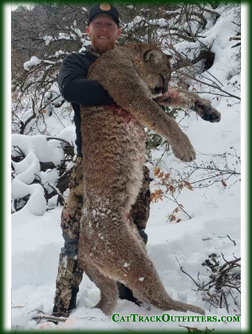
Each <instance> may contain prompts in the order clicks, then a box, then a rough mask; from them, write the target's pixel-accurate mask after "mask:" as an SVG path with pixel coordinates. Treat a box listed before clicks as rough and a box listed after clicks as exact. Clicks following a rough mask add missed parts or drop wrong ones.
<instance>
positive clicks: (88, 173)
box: [79, 44, 205, 314]
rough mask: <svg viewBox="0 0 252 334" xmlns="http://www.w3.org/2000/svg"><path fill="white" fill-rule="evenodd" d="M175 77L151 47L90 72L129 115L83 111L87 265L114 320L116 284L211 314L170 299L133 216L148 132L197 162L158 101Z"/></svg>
mask: <svg viewBox="0 0 252 334" xmlns="http://www.w3.org/2000/svg"><path fill="white" fill-rule="evenodd" d="M170 71H171V70H170V64H169V60H168V57H167V56H166V55H165V54H163V53H162V52H161V51H160V50H159V49H158V48H156V47H154V46H151V45H147V44H132V45H129V46H127V47H122V48H116V49H115V50H112V51H108V52H106V53H105V54H104V55H102V56H101V57H99V58H98V60H97V61H96V62H95V64H94V65H92V67H91V68H90V71H89V79H93V80H96V81H98V82H100V83H101V84H102V85H103V87H105V89H107V90H108V92H109V94H110V95H111V96H112V98H113V99H114V101H115V102H116V103H117V105H119V106H120V107H121V108H122V109H123V110H119V109H118V110H112V109H111V108H108V107H106V106H105V107H90V108H86V107H85V108H84V107H82V108H81V118H82V123H81V131H82V150H83V161H84V163H83V183H84V184H83V189H84V194H83V202H84V208H83V212H82V218H81V229H80V239H79V260H80V263H81V266H82V267H83V269H84V270H85V272H86V273H87V275H88V276H89V277H90V279H91V280H93V281H94V282H95V283H96V285H97V286H98V287H99V288H100V290H101V300H100V302H99V303H98V304H97V305H96V307H99V308H101V310H102V311H103V312H105V313H106V314H110V313H111V312H112V311H113V308H114V307H115V305H116V301H117V297H118V295H117V288H116V281H120V282H122V283H124V284H125V285H126V286H128V287H129V288H130V289H131V290H132V291H133V293H134V295H135V296H136V297H137V298H139V299H140V300H142V301H146V302H148V303H150V304H152V305H154V306H155V307H157V308H161V309H163V310H177V311H184V312H185V311H187V310H189V311H192V312H196V313H200V314H204V313H205V312H204V310H203V309H201V308H199V307H197V306H193V305H190V304H185V303H181V302H178V301H175V300H173V299H172V298H170V297H169V295H168V294H167V292H166V291H165V288H164V286H163V284H162V282H161V281H160V278H159V276H158V274H157V272H156V270H155V268H154V265H153V263H152V262H151V260H150V259H149V258H148V256H147V254H146V250H145V247H144V243H143V241H142V239H141V237H140V236H139V233H138V231H137V229H136V227H135V225H134V224H133V223H132V221H131V220H130V215H129V212H130V209H131V206H132V204H133V203H134V202H135V200H136V197H137V194H138V192H139V190H140V187H141V180H142V175H143V174H142V173H143V171H142V167H143V163H144V154H145V140H146V138H145V134H144V130H143V127H148V128H149V129H151V130H153V131H155V132H156V133H158V134H160V135H162V136H163V137H164V138H166V139H168V140H169V143H170V144H171V146H172V149H173V152H174V154H175V155H176V157H178V158H179V159H181V160H184V161H191V160H193V159H194V158H195V152H194V150H193V147H192V146H191V144H190V141H189V139H188V138H187V136H186V135H185V134H184V133H183V132H182V131H181V130H180V129H179V127H178V125H177V124H176V122H175V121H174V120H173V119H171V118H170V117H169V116H167V115H166V114H165V112H163V110H162V109H161V108H160V107H159V106H158V105H157V104H156V103H155V102H154V101H153V100H152V97H153V96H156V95H157V94H156V95H155V93H157V92H158V90H160V92H158V93H161V94H162V93H165V92H166V90H167V85H168V81H169V79H170ZM160 74H161V75H162V77H163V79H161V76H160ZM155 89H156V90H155ZM158 95H160V94H158Z"/></svg>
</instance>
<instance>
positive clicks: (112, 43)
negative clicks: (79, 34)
mask: <svg viewBox="0 0 252 334" xmlns="http://www.w3.org/2000/svg"><path fill="white" fill-rule="evenodd" d="M91 42H92V47H93V49H94V50H95V51H96V52H97V53H99V55H102V54H103V53H105V52H107V51H109V50H113V49H114V47H115V41H112V40H111V41H109V42H108V43H106V45H101V44H99V43H97V39H96V38H91Z"/></svg>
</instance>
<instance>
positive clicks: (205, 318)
mask: <svg viewBox="0 0 252 334" xmlns="http://www.w3.org/2000/svg"><path fill="white" fill-rule="evenodd" d="M111 320H112V321H114V322H240V316H239V315H237V316H236V315H233V316H232V315H227V316H226V315H223V316H221V317H220V318H218V317H217V316H216V315H212V316H210V315H188V316H186V315H169V314H168V313H164V314H162V315H145V316H143V315H138V314H137V313H131V314H130V315H120V314H118V313H115V314H113V315H112V317H111Z"/></svg>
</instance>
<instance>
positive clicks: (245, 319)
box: [1, 0, 251, 334]
mask: <svg viewBox="0 0 252 334" xmlns="http://www.w3.org/2000/svg"><path fill="white" fill-rule="evenodd" d="M52 2H53V3H58V4H60V3H70V2H71V3H73V4H74V3H83V4H85V3H86V4H93V3H98V2H99V1H93V0H88V1H80V0H69V1H59V0H56V1H39V0H36V1H20V0H16V1H12V2H11V3H12V4H18V3H20V4H21V3H26V4H29V3H30V4H32V3H52ZM101 2H104V1H103V0H101ZM107 2H111V3H116V2H121V3H125V4H135V3H156V4H157V3H160V4H164V3H169V2H170V3H181V2H183V3H197V2H198V3H212V2H214V3H227V4H228V3H241V0H240V1H230V0H228V1H213V0H209V1H205V0H204V1H190V0H184V1H178V0H173V1H171V0H158V1H156V0H133V1H122V0H121V1H107ZM248 6H249V1H246V3H245V2H244V3H243V4H242V35H244V34H246V33H249V32H250V30H251V28H249V29H248V31H246V29H245V28H244V23H245V22H251V14H250V11H249V8H248V9H247V7H248ZM1 7H4V14H5V13H6V15H3V16H2V20H1V24H2V29H1V31H2V32H3V33H2V37H3V38H4V46H6V47H4V50H2V56H4V57H5V58H3V60H2V63H3V64H4V70H5V71H6V72H7V73H5V74H4V75H5V78H6V79H4V83H5V82H8V94H7V93H6V90H7V85H6V84H4V85H2V89H3V88H4V92H2V94H3V96H8V97H9V92H10V82H9V73H10V71H11V57H10V56H9V55H10V53H8V52H6V49H7V50H11V45H10V47H9V44H11V41H10V39H9V35H7V34H6V33H5V32H6V25H8V24H10V23H9V21H8V20H9V16H8V15H10V13H11V11H10V9H11V8H10V5H9V4H8V3H5V2H2V3H1ZM244 7H245V8H244ZM248 15H250V17H248ZM246 16H247V17H246ZM3 18H5V19H6V20H3ZM10 21H11V19H10ZM6 22H7V23H6ZM10 29H11V28H10ZM245 47H246V45H245V43H244V44H243V46H242V72H243V82H244V83H243V96H244V95H245V91H246V90H248V88H249V87H250V86H251V84H247V85H245V79H246V78H245V75H244V69H245V66H246V65H245V64H246V57H248V56H250V51H249V50H248V51H247V52H246V51H244V48H245ZM7 64H8V65H7ZM7 78H8V79H7ZM5 93H6V94H5ZM9 101H10V99H9V98H8V102H7V106H6V107H5V108H4V109H3V112H2V114H3V116H4V126H3V127H2V128H3V130H4V131H6V129H8V130H7V131H8V138H10V130H9V129H10V117H9V113H7V112H6V108H9V109H8V110H10V105H9ZM7 115H8V116H7ZM248 115H249V113H248V112H247V113H246V116H244V117H246V122H243V126H242V127H243V170H244V171H246V170H247V171H248V168H249V161H248V156H249V155H248V154H246V155H245V152H247V151H246V150H245V147H246V146H248V144H247V143H246V142H245V138H244V137H245V135H246V133H248V126H249V125H250V121H249V116H248ZM250 117H251V116H250ZM6 124H8V128H7V125H6ZM230 130H232V129H230ZM5 136H6V137H7V134H6V135H5V133H4V135H3V137H2V138H4V139H5ZM3 146H4V153H5V151H6V150H8V155H9V157H10V152H9V147H10V143H9V142H8V146H7V147H8V148H7V149H6V144H5V140H4V145H3ZM1 165H2V168H3V174H2V175H3V178H2V179H3V181H4V188H3V189H4V190H2V193H3V194H4V200H5V201H6V202H7V201H8V202H7V203H8V204H6V205H4V208H5V207H8V209H9V210H8V211H7V215H8V221H9V219H10V217H9V216H10V214H9V213H10V203H9V198H10V196H9V191H8V196H6V192H5V189H8V190H9V184H10V182H9V180H8V184H5V183H7V178H5V171H7V168H8V169H9V171H10V159H8V164H6V163H5V160H4V161H2V164H1ZM245 166H246V168H245ZM246 189H248V182H246V186H245V184H244V183H243V207H244V208H245V209H247V208H249V207H250V205H251V204H250V203H249V200H250V196H249V195H247V197H246V196H245V194H246ZM6 198H7V199H6ZM245 211H246V210H245ZM247 212H248V209H247ZM245 213H246V212H245ZM245 213H244V217H245ZM246 215H248V213H247V214H246ZM244 221H245V220H244ZM248 224H249V223H248ZM2 226H4V228H6V229H8V227H6V226H7V223H5V219H4V220H3V221H2ZM246 228H247V227H246ZM244 231H245V226H244V223H243V236H244V240H243V263H249V255H250V254H251V251H250V252H249V251H248V253H245V251H244V248H245V247H244V244H245V243H246V240H245V236H246V238H247V239H248V238H249V232H248V233H244ZM6 234H8V235H9V234H10V232H9V229H8V232H6ZM9 240H10V235H9ZM9 249H10V248H9ZM246 256H247V261H246ZM3 258H4V259H5V254H4V256H3ZM9 258H10V257H9ZM9 258H8V260H6V261H8V262H7V263H8V271H7V272H8V275H6V276H7V277H6V278H5V276H4V278H5V279H4V281H5V283H6V285H4V290H3V295H2V299H1V305H2V309H3V311H2V312H3V313H2V315H3V317H2V325H1V328H3V326H4V327H5V326H6V332H7V333H8V332H11V313H10V312H9V309H8V306H9V305H10V302H9V301H10V300H11V290H10V288H9V284H10V277H9ZM248 267H249V266H248ZM243 269H245V268H243ZM247 270H248V269H247ZM247 278H248V275H246V277H245V270H244V271H243V286H244V285H245V284H246V283H245V282H246V281H247ZM247 283H248V284H249V282H247ZM5 286H7V288H5ZM247 290H248V288H247ZM5 301H7V303H6V302H5ZM247 302H248V307H246V304H247ZM10 306H11V305H10ZM249 311H250V303H249V296H248V293H247V294H246V293H245V290H244V287H243V288H242V326H241V329H242V330H241V332H244V333H245V331H246V328H247V329H248V331H249V330H251V329H250V327H251V326H249V318H250V315H249ZM8 320H10V322H8ZM33 332H34V330H33ZM36 332H37V331H36ZM39 332H40V331H39ZM76 332H77V333H86V334H87V333H92V334H93V333H111V332H112V333H113V334H117V333H118V334H122V333H124V332H125V333H128V332H129V331H90V330H89V331H79V330H76V331H73V330H72V331H58V330H54V331H48V330H46V331H45V333H47V334H51V333H53V334H56V333H65V334H67V333H76ZM130 332H131V333H148V334H152V333H153V334H154V333H155V334H157V333H189V332H186V330H185V331H181V330H180V331H163V330H162V331H151V330H150V331H146V330H143V331H130ZM12 333H14V331H13V332H12ZM17 333H27V334H31V333H32V331H31V330H29V331H19V330H17ZM202 333H203V332H202ZM213 333H214V334H218V333H221V334H224V333H233V334H234V333H240V332H238V331H216V330H214V331H213Z"/></svg>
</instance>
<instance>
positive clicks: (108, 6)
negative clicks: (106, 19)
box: [100, 2, 111, 11]
mask: <svg viewBox="0 0 252 334" xmlns="http://www.w3.org/2000/svg"><path fill="white" fill-rule="evenodd" d="M100 9H101V10H105V11H108V10H110V9H111V6H110V5H109V4H108V3H107V2H103V3H101V4H100Z"/></svg>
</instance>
